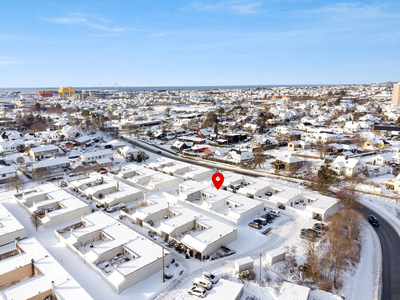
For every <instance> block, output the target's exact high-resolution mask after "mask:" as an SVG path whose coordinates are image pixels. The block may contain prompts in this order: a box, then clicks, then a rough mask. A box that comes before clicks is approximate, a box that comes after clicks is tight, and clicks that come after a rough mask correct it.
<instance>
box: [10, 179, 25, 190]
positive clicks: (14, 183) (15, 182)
mask: <svg viewBox="0 0 400 300" xmlns="http://www.w3.org/2000/svg"><path fill="white" fill-rule="evenodd" d="M8 185H9V187H10V188H11V189H16V190H17V193H19V191H20V190H21V189H22V188H23V187H24V186H25V182H24V181H23V180H22V179H21V178H20V177H19V176H18V175H15V177H11V178H10V179H9V180H8Z"/></svg>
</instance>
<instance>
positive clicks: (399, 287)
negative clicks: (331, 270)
mask: <svg viewBox="0 0 400 300" xmlns="http://www.w3.org/2000/svg"><path fill="white" fill-rule="evenodd" d="M123 140H125V141H126V142H129V143H131V144H133V145H135V146H137V147H139V148H143V149H145V150H147V151H150V152H152V153H157V152H159V150H158V149H157V148H152V147H151V146H147V145H146V146H144V145H143V144H142V143H140V144H139V143H136V142H135V141H132V140H130V139H129V140H128V139H125V138H123ZM158 154H159V155H162V156H165V157H168V158H172V159H176V160H180V161H184V162H188V163H191V164H195V165H199V166H205V167H210V166H207V165H205V164H202V163H200V162H198V161H196V160H191V159H186V158H182V157H179V156H176V155H174V154H171V153H169V152H167V151H165V150H164V151H162V153H161V154H160V153H158ZM218 168H220V169H225V170H229V171H232V172H235V173H239V174H242V175H249V176H260V175H258V174H252V173H251V172H249V171H247V170H236V169H234V168H229V167H226V168H224V167H221V166H218ZM265 176H266V177H275V176H273V175H272V176H271V175H270V174H265ZM276 178H281V179H283V178H282V177H281V176H276ZM284 180H288V179H286V178H285V179H284ZM289 181H291V180H289ZM359 210H360V212H361V213H362V214H364V215H365V216H366V217H367V218H368V216H369V215H374V216H376V217H377V218H378V220H379V222H380V225H379V227H374V229H375V231H376V233H377V234H378V237H379V241H380V244H381V248H382V286H381V299H382V300H398V299H400V237H399V234H398V233H397V231H396V230H395V229H394V228H393V227H392V226H391V225H390V224H389V223H388V222H387V221H385V219H384V218H383V217H381V216H380V215H379V214H377V213H375V212H374V211H372V210H371V209H369V208H367V207H365V206H363V205H361V204H360V209H359ZM160 296H161V295H160Z"/></svg>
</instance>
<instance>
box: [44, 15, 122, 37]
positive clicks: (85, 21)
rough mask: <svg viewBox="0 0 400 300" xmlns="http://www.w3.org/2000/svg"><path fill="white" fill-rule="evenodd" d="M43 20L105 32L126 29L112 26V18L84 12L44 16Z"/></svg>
mask: <svg viewBox="0 0 400 300" xmlns="http://www.w3.org/2000/svg"><path fill="white" fill-rule="evenodd" d="M43 20H45V21H47V22H51V23H56V24H62V25H76V26H82V27H89V28H93V29H97V30H100V31H105V32H112V33H120V32H123V31H126V28H123V27H113V26H110V23H112V22H111V21H110V20H107V19H104V18H101V17H98V16H93V15H89V14H82V13H72V14H69V15H68V16H66V17H55V18H43Z"/></svg>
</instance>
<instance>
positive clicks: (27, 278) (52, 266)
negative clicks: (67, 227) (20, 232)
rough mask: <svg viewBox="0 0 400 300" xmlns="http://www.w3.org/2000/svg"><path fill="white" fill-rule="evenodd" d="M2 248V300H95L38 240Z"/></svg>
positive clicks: (31, 239)
mask: <svg viewBox="0 0 400 300" xmlns="http://www.w3.org/2000/svg"><path fill="white" fill-rule="evenodd" d="M10 245H12V246H13V247H9V246H8V245H7V246H4V247H0V257H1V259H0V298H1V299H7V300H8V299H10V300H12V299H30V300H41V299H63V300H76V299H79V300H93V299H92V297H90V296H89V294H88V293H87V292H86V291H85V290H84V289H83V288H82V287H81V286H80V285H79V283H78V282H76V280H75V279H74V278H73V277H72V276H71V275H70V274H69V273H68V272H67V271H65V270H64V268H62V267H61V265H60V264H59V262H57V261H56V260H55V259H54V258H53V257H52V256H51V255H50V253H49V252H47V251H46V249H44V248H43V246H41V245H40V244H39V243H38V242H37V241H36V239H34V238H29V239H24V240H21V241H19V242H18V243H15V244H14V245H13V244H10Z"/></svg>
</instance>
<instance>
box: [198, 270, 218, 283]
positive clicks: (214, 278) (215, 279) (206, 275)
mask: <svg viewBox="0 0 400 300" xmlns="http://www.w3.org/2000/svg"><path fill="white" fill-rule="evenodd" d="M201 277H203V278H206V279H208V280H210V281H211V282H212V283H213V284H216V283H217V282H218V281H219V276H217V275H214V274H211V273H210V272H203V273H201Z"/></svg>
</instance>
